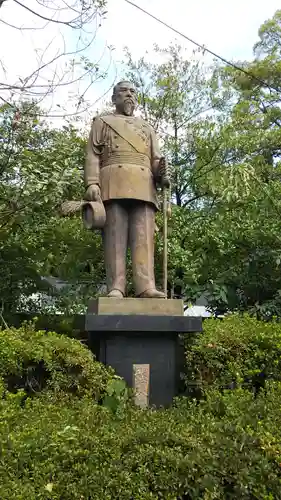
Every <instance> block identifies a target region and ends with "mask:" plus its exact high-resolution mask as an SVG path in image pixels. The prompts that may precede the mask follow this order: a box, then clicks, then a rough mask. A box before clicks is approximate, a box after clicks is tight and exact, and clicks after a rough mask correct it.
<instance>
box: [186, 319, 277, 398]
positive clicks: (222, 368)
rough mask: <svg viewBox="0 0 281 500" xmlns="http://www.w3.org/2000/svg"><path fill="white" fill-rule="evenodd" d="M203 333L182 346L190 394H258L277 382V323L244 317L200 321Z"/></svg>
mask: <svg viewBox="0 0 281 500" xmlns="http://www.w3.org/2000/svg"><path fill="white" fill-rule="evenodd" d="M203 330H204V331H203V334H202V335H198V336H196V338H195V340H194V342H193V344H192V345H190V344H189V345H187V346H186V373H185V382H186V387H187V391H188V393H189V394H191V395H197V396H199V397H200V396H202V394H204V392H205V391H206V390H208V388H210V387H211V388H214V387H215V388H217V389H226V388H236V387H244V388H248V389H250V390H254V391H258V390H259V389H260V388H261V387H264V384H265V381H266V380H277V381H279V380H281V324H280V323H277V322H269V323H265V322H263V321H257V320H256V319H254V318H251V317H249V316H247V315H245V316H240V315H231V316H228V317H226V318H225V319H223V320H218V319H208V320H206V321H204V325H203Z"/></svg>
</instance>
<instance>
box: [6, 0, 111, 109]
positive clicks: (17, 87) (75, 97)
mask: <svg viewBox="0 0 281 500" xmlns="http://www.w3.org/2000/svg"><path fill="white" fill-rule="evenodd" d="M105 8H106V0H94V1H93V0H83V1H82V0H71V2H68V3H65V2H63V1H61V0H42V1H41V0H33V2H32V3H31V4H30V3H29V5H26V3H25V2H20V1H19V0H4V2H1V3H0V9H1V23H2V28H3V31H4V32H3V37H4V36H7V37H8V38H9V39H11V38H12V37H13V34H14V35H17V34H18V32H20V33H21V35H22V37H23V40H29V39H31V38H30V37H31V36H32V37H34V40H35V49H34V56H33V62H32V64H33V66H32V69H31V66H30V64H27V69H26V72H25V74H20V75H17V76H15V74H13V73H12V71H11V69H12V64H13V61H9V60H8V59H7V58H6V57H5V50H4V47H3V48H2V57H1V59H0V91H1V96H2V97H1V99H2V101H3V102H6V103H9V104H10V106H12V107H13V109H14V110H15V112H16V111H17V103H18V101H26V100H29V101H32V100H35V101H36V102H40V103H44V108H45V109H44V110H43V109H41V113H42V114H45V115H46V114H48V116H54V117H57V116H63V117H65V116H72V117H73V116H77V115H80V114H81V113H83V112H85V111H88V110H89V108H91V109H92V106H93V103H89V102H88V101H87V96H88V92H89V89H91V88H92V86H93V85H94V84H95V82H97V81H98V80H100V79H102V78H104V77H105V74H104V73H103V72H102V70H101V69H100V66H99V63H100V61H98V60H97V61H92V60H91V59H89V54H90V53H91V51H92V50H93V47H94V44H95V38H96V32H97V30H98V28H99V26H100V25H101V22H102V20H103V19H104V17H105V15H106V10H105ZM93 27H94V30H93ZM51 30H52V31H51ZM44 33H45V36H46V37H48V38H49V39H50V37H53V39H51V40H50V42H49V43H47V44H46V41H45V40H43V41H42V42H40V36H41V35H42V34H44ZM17 41H18V39H17V38H15V40H14V43H17ZM107 49H108V50H111V48H110V47H107ZM28 62H29V63H30V61H28ZM66 93H67V94H66ZM66 96H67V97H66ZM53 101H54V102H53ZM31 106H32V103H31Z"/></svg>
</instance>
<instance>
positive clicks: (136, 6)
mask: <svg viewBox="0 0 281 500" xmlns="http://www.w3.org/2000/svg"><path fill="white" fill-rule="evenodd" d="M125 2H126V3H128V4H130V5H132V6H133V7H135V8H136V9H138V10H140V11H141V12H143V13H144V14H146V15H147V16H149V17H151V18H152V19H154V20H155V21H157V22H158V23H160V24H162V25H163V26H165V27H166V28H168V29H169V30H171V31H174V33H177V35H179V36H181V37H183V38H185V39H186V40H188V41H189V42H191V43H193V45H196V46H197V47H199V48H200V49H202V50H203V51H205V52H208V53H209V54H211V55H212V56H214V57H215V58H216V59H219V60H220V61H222V62H223V63H225V64H227V65H228V66H232V68H234V69H236V70H238V71H240V72H241V73H244V74H245V75H247V76H249V77H250V78H252V80H256V82H258V83H259V84H261V85H262V86H264V87H267V88H269V89H270V90H275V92H278V93H279V92H280V90H278V89H277V88H275V87H273V86H272V85H269V84H268V83H266V82H265V81H264V80H261V79H260V78H258V77H257V76H255V75H253V74H252V73H250V72H249V71H247V70H245V69H244V68H241V67H240V66H237V65H236V64H234V63H232V62H230V61H228V60H227V59H225V58H224V57H222V56H220V55H219V54H216V53H215V52H213V51H212V50H210V49H208V48H207V47H204V45H201V44H200V43H197V42H195V40H192V38H189V37H188V36H187V35H185V34H184V33H182V32H181V31H179V30H177V29H176V28H173V26H171V25H170V24H168V23H166V22H165V21H162V19H159V17H156V16H154V15H153V14H151V13H150V12H148V11H147V10H145V9H143V8H142V7H140V6H139V5H137V4H135V3H133V2H131V1H130V0H125Z"/></svg>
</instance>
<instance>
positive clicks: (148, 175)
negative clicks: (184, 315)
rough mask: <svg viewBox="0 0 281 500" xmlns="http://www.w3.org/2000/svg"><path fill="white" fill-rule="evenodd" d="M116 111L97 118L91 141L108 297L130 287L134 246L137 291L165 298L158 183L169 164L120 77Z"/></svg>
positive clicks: (91, 176)
mask: <svg viewBox="0 0 281 500" xmlns="http://www.w3.org/2000/svg"><path fill="white" fill-rule="evenodd" d="M112 102H113V104H114V105H115V112H114V113H113V114H108V115H105V116H103V115H101V116H99V117H97V118H94V120H93V123H92V127H91V132H90V136H89V140H88V145H87V154H86V162H85V167H84V181H85V187H86V194H85V199H86V200H88V201H99V200H100V198H101V200H102V202H103V203H104V206H105V211H106V223H105V227H104V230H103V243H104V255H105V268H106V279H107V289H108V297H116V298H119V297H120V298H121V297H124V296H125V289H126V254H127V248H128V247H130V250H131V257H132V268H133V281H134V287H135V292H136V296H137V297H144V298H164V297H165V295H164V294H163V293H162V292H160V291H158V290H157V289H156V286H155V277H154V231H155V213H156V210H157V198H156V185H157V183H161V182H162V181H164V184H166V187H168V186H169V179H168V177H167V172H166V164H165V161H163V158H162V157H161V154H160V151H159V147H158V143H157V140H156V136H155V133H154V130H153V129H152V127H151V126H150V125H149V124H148V123H147V122H145V121H144V120H143V119H142V118H138V117H134V116H133V115H134V110H135V107H136V104H137V95H136V91H135V89H134V87H133V85H132V84H131V83H129V82H127V81H122V82H119V83H118V84H117V85H115V87H114V90H113V96H112Z"/></svg>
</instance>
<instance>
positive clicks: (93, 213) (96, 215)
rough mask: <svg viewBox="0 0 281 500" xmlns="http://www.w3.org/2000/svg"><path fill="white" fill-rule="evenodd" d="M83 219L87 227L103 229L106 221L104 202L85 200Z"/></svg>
mask: <svg viewBox="0 0 281 500" xmlns="http://www.w3.org/2000/svg"><path fill="white" fill-rule="evenodd" d="M82 219H83V223H84V226H85V228H86V229H102V228H103V227H104V225H105V221H106V213H105V208H104V205H103V202H102V201H101V200H100V201H83V205H82Z"/></svg>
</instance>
